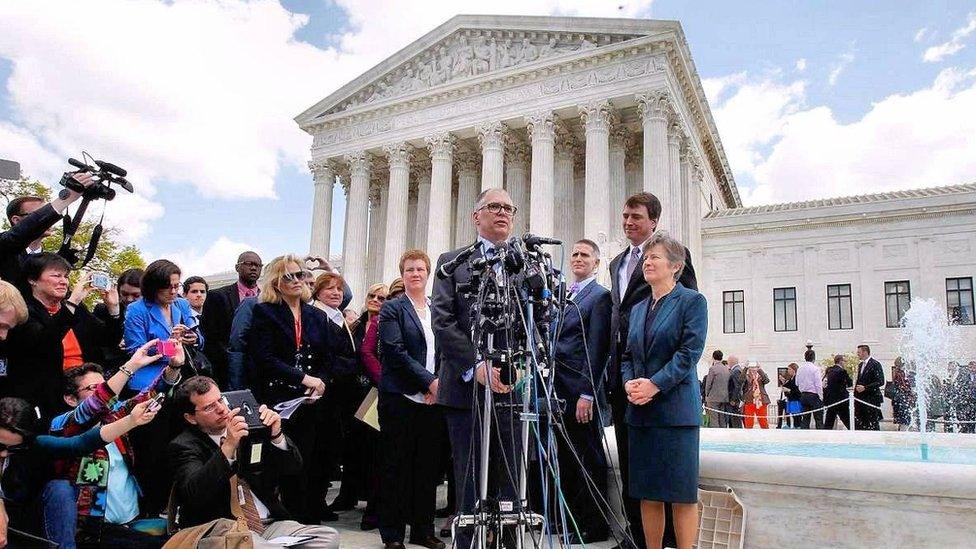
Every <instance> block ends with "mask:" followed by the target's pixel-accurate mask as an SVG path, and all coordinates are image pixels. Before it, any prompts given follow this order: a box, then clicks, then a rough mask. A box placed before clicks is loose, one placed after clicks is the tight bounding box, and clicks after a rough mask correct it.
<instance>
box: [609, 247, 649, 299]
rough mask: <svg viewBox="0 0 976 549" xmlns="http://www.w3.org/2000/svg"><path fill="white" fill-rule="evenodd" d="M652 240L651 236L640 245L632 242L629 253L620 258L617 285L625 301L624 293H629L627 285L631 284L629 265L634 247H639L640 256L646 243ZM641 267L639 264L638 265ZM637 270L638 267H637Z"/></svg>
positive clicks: (638, 253) (628, 249) (628, 248)
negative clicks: (628, 276)
mask: <svg viewBox="0 0 976 549" xmlns="http://www.w3.org/2000/svg"><path fill="white" fill-rule="evenodd" d="M650 240H651V237H647V240H645V241H643V242H641V243H640V245H638V246H634V245H633V244H631V245H630V246H628V247H627V255H625V256H624V258H623V259H621V260H620V265H619V266H618V267H617V287H618V288H619V289H620V300H621V301H623V299H624V294H625V293H627V286H629V285H630V279H629V278H627V265H628V264H629V263H630V256H631V254H633V253H634V249H635V248H636V249H637V256H638V257H640V254H641V250H643V249H644V245H645V244H647V243H648V241H650ZM638 267H639V265H638ZM635 270H636V268H635Z"/></svg>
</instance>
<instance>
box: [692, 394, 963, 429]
mask: <svg viewBox="0 0 976 549" xmlns="http://www.w3.org/2000/svg"><path fill="white" fill-rule="evenodd" d="M850 399H853V400H854V401H855V402H860V403H861V404H863V405H865V406H870V407H871V408H874V409H875V410H879V411H880V410H881V406H878V405H876V404H872V403H870V402H865V401H863V400H861V399H859V398H857V397H856V396H854V395H851V396H850ZM848 403H849V400H838V401H837V402H834V403H833V404H827V405H826V406H821V407H820V408H817V409H815V410H807V411H804V412H799V413H796V414H777V415H776V416H775V417H777V418H780V417H782V418H789V417H800V416H805V415H809V414H815V413H817V412H822V411H825V410H827V409H828V408H833V407H834V406H840V405H841V404H844V405H847V404H848ZM702 408H704V409H705V410H707V411H709V412H715V413H717V414H724V415H727V416H735V417H741V418H746V417H756V414H751V415H746V414H739V413H736V412H729V411H727V410H719V409H716V408H711V407H709V406H702ZM926 421H928V422H929V423H942V424H949V425H969V424H971V423H972V424H976V420H972V419H955V420H952V419H928V420H926Z"/></svg>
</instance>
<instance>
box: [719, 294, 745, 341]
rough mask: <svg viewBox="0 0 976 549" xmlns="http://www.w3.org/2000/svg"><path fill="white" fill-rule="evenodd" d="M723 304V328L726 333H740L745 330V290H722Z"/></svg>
mask: <svg viewBox="0 0 976 549" xmlns="http://www.w3.org/2000/svg"><path fill="white" fill-rule="evenodd" d="M722 303H723V304H724V329H723V331H724V332H725V333H727V334H741V333H745V331H746V301H745V292H744V291H742V290H732V291H730V292H722Z"/></svg>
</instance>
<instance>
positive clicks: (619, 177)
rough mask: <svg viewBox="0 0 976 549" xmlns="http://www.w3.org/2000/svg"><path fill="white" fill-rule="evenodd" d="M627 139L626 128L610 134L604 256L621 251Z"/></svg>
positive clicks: (619, 127) (616, 129)
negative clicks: (607, 245)
mask: <svg viewBox="0 0 976 549" xmlns="http://www.w3.org/2000/svg"><path fill="white" fill-rule="evenodd" d="M627 137H628V132H627V130H626V128H623V127H622V126H617V127H615V128H614V129H613V131H611V132H610V195H609V196H610V218H609V222H610V244H611V245H610V249H608V250H605V251H604V256H606V257H614V256H615V255H617V254H616V251H617V250H620V249H623V244H622V243H623V241H624V227H623V223H622V222H621V217H620V212H621V211H622V210H623V207H624V201H626V200H627V196H628V195H627V180H626V179H627V167H626V162H627Z"/></svg>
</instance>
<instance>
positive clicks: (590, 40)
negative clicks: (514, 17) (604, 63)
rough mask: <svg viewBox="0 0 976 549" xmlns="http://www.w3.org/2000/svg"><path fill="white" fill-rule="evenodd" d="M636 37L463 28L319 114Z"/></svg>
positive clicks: (334, 111)
mask: <svg viewBox="0 0 976 549" xmlns="http://www.w3.org/2000/svg"><path fill="white" fill-rule="evenodd" d="M637 37H639V35H633V34H609V33H580V32H556V31H532V32H529V31H506V30H483V29H477V30H476V29H461V30H459V31H457V32H455V33H453V34H452V35H450V36H449V37H447V38H445V39H444V40H441V41H440V42H438V43H437V44H434V45H433V46H431V47H429V48H427V49H426V50H424V51H423V52H422V53H420V54H418V55H415V56H413V57H412V58H410V59H409V60H407V61H406V62H404V63H402V64H400V65H399V66H398V67H397V68H395V69H392V70H390V71H388V72H387V73H386V74H384V75H383V76H382V77H380V78H378V79H376V80H374V81H373V82H372V83H370V84H368V85H366V86H364V87H362V88H360V89H359V90H357V91H354V92H353V93H352V94H351V95H349V96H348V97H347V98H346V99H343V100H342V101H340V102H339V103H337V104H336V105H335V106H333V107H332V108H330V109H328V110H327V111H325V112H324V113H322V114H321V115H320V116H325V115H329V114H334V113H337V112H342V111H345V110H348V109H350V108H353V107H357V106H359V105H364V104H370V103H375V102H377V101H383V100H386V99H392V98H395V97H400V96H405V95H409V94H411V93H414V92H419V91H423V90H428V89H432V88H436V87H438V86H441V85H444V84H449V83H452V82H455V81H458V80H462V79H464V78H469V77H473V76H479V75H483V74H487V73H491V72H495V71H502V70H505V69H508V68H510V67H516V66H520V65H525V64H529V63H534V62H536V61H539V60H542V59H547V58H550V57H554V56H558V55H565V54H570V53H574V52H581V51H586V50H591V49H596V48H599V47H603V46H607V45H610V44H617V43H619V42H623V41H625V40H630V39H632V38H637Z"/></svg>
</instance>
